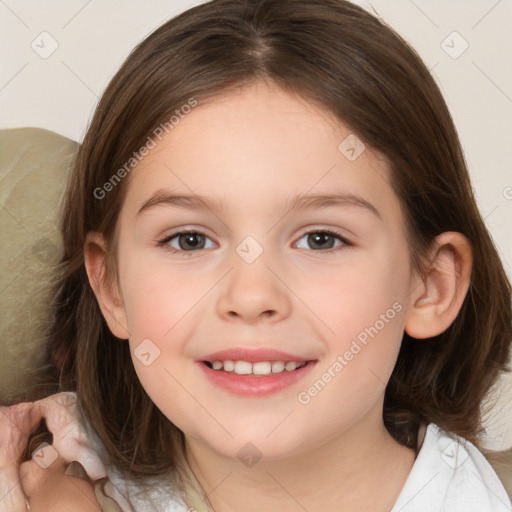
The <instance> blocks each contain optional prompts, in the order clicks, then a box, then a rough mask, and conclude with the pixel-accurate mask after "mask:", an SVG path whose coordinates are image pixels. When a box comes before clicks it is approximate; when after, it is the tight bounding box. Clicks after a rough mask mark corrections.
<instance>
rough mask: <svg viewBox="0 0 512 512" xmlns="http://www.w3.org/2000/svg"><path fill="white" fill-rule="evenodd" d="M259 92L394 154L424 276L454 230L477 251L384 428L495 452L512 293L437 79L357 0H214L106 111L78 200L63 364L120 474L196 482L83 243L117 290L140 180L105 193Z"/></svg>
mask: <svg viewBox="0 0 512 512" xmlns="http://www.w3.org/2000/svg"><path fill="white" fill-rule="evenodd" d="M256 80H268V81H270V82H273V83H275V84H277V85H278V86H280V87H282V88H283V89H284V90H286V91H288V92H290V93H294V94H298V95H300V96H301V97H303V98H305V99H306V100H307V101H309V102H311V103H313V104H315V105H317V106H320V107H322V108H324V109H327V111H330V112H331V113H333V114H334V115H335V116H336V117H337V118H339V119H340V120H341V121H342V122H343V123H345V124H346V125H347V126H348V127H349V128H350V129H351V131H352V132H354V133H356V134H357V135H358V137H359V138H360V139H362V140H363V141H364V143H365V144H367V145H368V146H370V147H372V148H373V149H375V150H377V151H379V152H380V153H381V154H382V155H384V157H385V158H386V159H387V161H388V162H389V165H390V169H391V175H392V185H393V188H394V190H395V191H396V194H397V196H398V197H399V200H400V202H401V205H402V208H403V211H404V215H405V221H406V225H407V230H408V238H409V245H410V250H411V257H412V262H413V266H414V268H415V269H416V270H418V271H419V272H421V273H424V272H425V271H426V270H427V268H428V259H427V254H428V250H429V249H430V248H431V247H432V242H433V239H434V237H435V236H436V235H439V234H440V233H442V232H445V231H458V232H461V233H463V234H464V235H466V237H467V238H468V239H469V240H470V242H471V243H472V246H473V251H474V266H473V270H472V276H471V284H470V287H469V290H468V292H467V295H466V298H465V300H464V303H463V305H462V308H461V310H460V312H459V314H458V316H457V318H456V319H455V321H454V322H453V324H452V325H451V326H450V327H449V328H448V329H447V330H446V331H445V332H444V333H442V334H440V335H439V336H436V337H435V338H432V339H426V340H416V339H412V338H411V337H410V336H408V335H407V334H405V333H404V336H403V341H402V345H401V349H400V353H399V356H398V360H397V363H396V367H395V368H394V371H393V374H392V376H391V379H390V381H389V383H388V385H387V389H386V394H385V402H384V411H383V417H384V422H385V425H386V427H387V429H388V430H389V432H390V433H391V435H393V436H394V437H395V438H396V439H397V440H398V441H399V442H400V443H402V444H404V445H406V446H409V447H414V446H415V443H416V437H417V431H418V427H419V424H420V422H422V421H424V422H434V423H436V424H437V425H439V426H440V427H442V428H443V429H445V430H447V431H451V432H454V433H455V434H458V435H460V436H463V437H465V438H467V439H468V440H470V441H471V442H473V443H474V444H476V445H477V446H480V443H479V439H478V438H477V436H478V435H479V434H480V433H481V431H482V410H481V403H482V400H483V399H484V397H485V395H486V393H487V392H488V391H489V389H490V388H491V386H492V385H493V383H494V382H495V381H496V379H497V377H498V376H499V374H500V372H501V371H503V370H506V364H507V362H508V358H509V354H510V346H511V339H512V332H511V330H512V327H511V303H510V295H511V289H510V283H509V282H508V279H507V277H506V274H505V272H504V269H503V265H502V263H501V261H500V259H499V257H498V254H497V251H496V248H495V246H494V245H493V242H492V240H491V238H490V236H489V233H488V231H487V229H486V227H485V225H484V222H483V220H482V217H481V215H480V213H479V211H478V209H477V205H476V202H475V198H474V195H473V192H472V188H471V184H470V180H469V176H468V171H467V168H466V164H465V160H464V156H463V153H462V149H461V145H460V142H459V139H458V135H457V132H456V129H455V127H454V124H453V121H452V119H451V116H450V113H449V111H448V108H447V106H446V104H445V102H444V100H443V97H442V95H441V93H440V91H439V89H438V87H437V85H436V84H435V82H434V80H433V79H432V77H431V75H430V74H429V72H428V69H427V68H426V67H425V65H424V64H423V63H422V61H421V59H420V57H419V56H418V55H417V53H416V52H415V51H414V50H413V49H412V48H411V47H410V46H409V45H408V44H407V43H406V42H405V41H404V40H403V39H402V38H401V37H400V36H399V35H397V33H396V32H395V31H394V30H392V29H391V28H390V27H389V26H387V25H386V24H385V23H384V22H383V21H381V20H380V19H378V18H377V17H375V16H373V15H371V14H369V13H368V12H366V11H365V10H364V9H362V8H360V7H358V6H356V5H353V4H351V3H349V2H347V1H344V0H316V1H314V2H311V1H310V0H246V1H240V0H213V1H210V2H207V3H203V4H200V5H198V6H196V7H193V8H191V9H189V10H187V11H186V12H183V13H182V14H180V15H178V16H176V17H175V18H173V19H171V20H170V21H168V22H167V23H165V24H164V25H163V26H161V27H159V28H158V29H157V30H155V31H154V32H153V33H152V34H151V35H150V36H148V37H147V38H146V39H145V40H144V41H142V42H141V43H140V44H139V45H138V46H137V47H136V48H135V49H134V50H133V51H132V53H131V54H130V55H129V57H128V58H127V60H126V62H125V63H124V64H123V66H122V67H121V69H120V70H119V71H118V72H117V74H116V75H115V76H114V78H113V79H112V80H111V82H110V84H109V85H108V87H107V89H106V91H105V92H104V94H103V96H102V98H101V101H100V103H99V105H98V107H97V109H96V112H95V114H94V117H93V119H92V121H91V124H90V127H89V129H88V131H87V133H86V136H85V138H84V141H83V144H82V145H81V147H80V150H79V153H78V155H77V158H76V162H75V164H74V168H73V171H72V175H71V176H70V180H69V184H68V188H67V193H66V200H65V204H64V208H63V213H62V223H61V231H62V237H63V243H64V256H63V258H62V261H61V262H60V265H59V268H58V272H57V275H56V285H55V290H54V291H55V293H54V299H53V303H52V315H53V318H54V323H53V327H52V329H51V332H50V333H49V340H48V347H49V358H50V357H52V358H53V359H54V360H55V359H56V357H57V356H56V355H57V354H60V356H61V359H62V361H61V363H62V364H60V363H59V364H58V366H59V367H61V368H60V373H59V375H58V377H59V379H60V388H59V389H62V390H76V391H77V393H78V396H79V401H80V404H81V409H82V411H83V414H84V417H85V418H86V419H87V421H88V422H89V423H90V425H92V426H93V428H94V429H95V432H96V433H97V435H98V436H99V438H100V440H101V441H102V442H103V444H104V446H105V448H106V450H107V453H108V455H109V457H110V459H111V461H112V462H113V463H114V464H115V465H116V466H117V467H119V468H121V469H123V470H126V471H127V472H128V473H129V474H130V475H131V476H132V477H134V478H140V479H142V478H143V477H144V476H149V475H159V474H163V473H166V474H167V473H180V472H181V471H182V469H183V467H184V466H183V464H184V462H183V461H184V454H183V448H184V436H183V433H182V432H181V431H180V430H179V429H178V428H177V427H176V426H174V425H173V424H172V423H171V422H170V421H169V420H168V419H167V418H166V417H165V416H164V415H163V413H162V412H161V411H160V410H159V409H158V408H157V407H156V406H155V405H154V404H153V402H152V401H151V399H150V398H149V397H148V395H147V394H146V393H145V391H144V389H143V387H142V385H141V384H140V382H139V380H138V378H137V375H136V373H135V370H134V367H133V364H132V360H131V356H130V353H129V345H128V343H123V342H120V341H119V339H117V338H116V337H115V336H113V334H112V333H111V332H110V330H109V328H108V327H107V324H106V322H105V320H104V318H103V316H102V314H101V311H100V309H99V307H98V303H97V300H96V298H95V295H94V293H93V291H92V288H91V286H90V284H89V282H88V278H87V274H86V271H85V267H84V241H85V236H86V234H87V233H88V232H89V231H99V232H101V233H103V234H104V236H105V237H106V240H107V243H108V249H109V250H108V256H107V259H108V265H107V278H109V279H117V275H116V271H115V269H116V265H115V262H116V233H117V231H116V228H117V219H118V215H119V212H120V208H121V205H122V203H123V200H124V197H125V194H126V187H127V183H128V182H129V180H128V179H124V180H121V182H120V183H118V184H117V185H116V186H114V187H112V190H111V191H109V192H108V194H106V197H104V198H103V199H101V200H99V199H96V197H95V195H94V190H95V189H97V188H98V187H102V186H103V184H104V183H106V182H107V181H108V180H109V179H110V178H111V177H112V175H113V173H114V172H115V171H116V170H117V169H119V168H121V167H122V166H123V165H124V164H125V163H126V162H127V161H128V160H129V158H130V157H131V156H132V154H133V152H134V151H137V150H138V149H139V148H140V147H141V146H143V145H144V144H145V142H146V140H147V137H148V136H149V135H151V134H152V132H153V130H154V129H155V128H156V127H157V126H158V125H159V124H161V123H163V122H166V121H167V120H168V119H169V118H170V117H171V116H172V115H173V114H174V113H175V111H176V109H179V108H180V107H181V106H182V105H184V104H186V103H187V102H188V101H189V99H190V98H195V99H196V100H197V101H198V102H199V104H201V103H204V102H205V101H207V100H208V99H214V98H215V97H216V96H218V95H220V94H222V93H225V92H229V91H230V90H233V89H234V88H237V87H240V86H243V85H246V84H251V83H253V82H254V81H256ZM391 127H392V129H391ZM340 142H341V141H340Z"/></svg>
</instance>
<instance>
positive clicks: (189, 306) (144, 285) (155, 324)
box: [123, 261, 212, 343]
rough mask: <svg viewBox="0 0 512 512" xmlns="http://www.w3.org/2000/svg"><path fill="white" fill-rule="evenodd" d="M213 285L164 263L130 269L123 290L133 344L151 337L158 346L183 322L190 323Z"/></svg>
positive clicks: (204, 276)
mask: <svg viewBox="0 0 512 512" xmlns="http://www.w3.org/2000/svg"><path fill="white" fill-rule="evenodd" d="M211 286H212V279H211V277H209V276H208V275H204V273H203V274H194V273H192V272H187V271H186V270H181V269H180V268H179V266H176V265H174V266H172V267H171V266H170V265H169V266H168V265H165V262H161V261H160V262H156V263H155V264H151V265H150V264H147V263H145V264H144V265H142V264H141V265H137V266H135V265H133V266H132V268H128V269H127V272H126V274H125V276H124V281H123V291H124V292H125V301H124V302H125V308H126V314H127V322H128V329H129V332H130V334H131V335H132V336H133V337H134V341H135V340H137V339H139V340H142V339H144V338H150V339H155V343H158V341H157V340H160V339H162V340H163V338H165V337H166V335H167V336H169V335H170V333H171V332H172V331H173V330H175V328H176V327H175V326H177V325H178V324H179V323H180V322H181V320H182V319H184V320H185V318H186V321H187V322H190V318H191V317H193V315H194V314H195V310H197V309H198V308H197V307H196V306H197V305H198V304H199V303H200V301H201V298H202V297H203V296H204V294H205V291H207V290H208V289H209V288H211Z"/></svg>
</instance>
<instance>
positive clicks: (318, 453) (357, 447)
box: [187, 413, 415, 512]
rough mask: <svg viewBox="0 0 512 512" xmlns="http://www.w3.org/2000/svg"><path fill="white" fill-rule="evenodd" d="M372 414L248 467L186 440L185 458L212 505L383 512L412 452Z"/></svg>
mask: <svg viewBox="0 0 512 512" xmlns="http://www.w3.org/2000/svg"><path fill="white" fill-rule="evenodd" d="M373 416H374V417H373V418H370V417H365V418H362V419H361V421H360V422H358V423H357V424H354V425H352V426H351V427H350V428H349V429H346V430H345V431H343V432H342V433H341V434H340V435H338V436H337V437H335V438H333V439H329V440H327V441H326V442H324V443H323V444H322V445H320V446H317V447H315V448H314V449H311V450H309V451H307V452H301V453H299V454H296V455H293V456H291V457H288V458H285V459H279V460H274V459H265V458H263V459H261V460H260V461H258V462H257V463H256V464H255V465H254V466H253V467H251V468H247V467H245V466H244V465H243V464H241V463H240V462H239V461H238V460H233V459H231V458H227V457H224V456H222V455H220V454H218V453H217V452H214V451H212V450H211V449H210V448H209V447H208V446H207V445H205V444H202V443H201V444H200V443H196V442H194V443H190V442H189V440H188V439H187V460H188V462H189V465H190V468H191V470H192V472H193V473H194V476H195V478H196V479H197V482H198V483H199V485H200V486H201V488H202V489H203V491H204V493H205V494H206V496H208V501H209V506H210V509H211V510H212V511H213V512H236V511H240V510H244V512H245V511H246V512H257V511H258V512H259V511H261V510H280V511H281V512H292V511H293V512H296V511H298V510H301V509H302V510H323V511H325V512H331V511H332V512H334V511H336V512H338V511H339V510H344V511H350V512H363V511H364V512H370V511H371V512H381V511H382V512H387V511H389V510H390V509H391V508H392V506H393V504H394V503H395V502H396V500H397V498H398V496H399V494H400V491H401V489H402V487H403V485H404V484H405V481H406V479H407V477H408V475H409V473H410V470H411V468H412V465H413V463H414V459H415V451H414V450H412V449H410V448H406V447H404V446H402V445H400V444H399V443H397V442H396V441H395V440H394V439H393V438H392V437H391V436H390V434H389V433H388V432H387V430H386V428H385V426H384V424H383V422H382V415H381V413H380V414H379V415H378V416H377V415H375V414H373ZM207 509H208V507H206V506H205V510H207Z"/></svg>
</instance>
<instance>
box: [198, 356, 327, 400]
mask: <svg viewBox="0 0 512 512" xmlns="http://www.w3.org/2000/svg"><path fill="white" fill-rule="evenodd" d="M317 362H318V361H317V360H308V361H253V362H249V361H243V360H238V361H233V360H231V359H226V360H224V361H221V360H214V361H204V360H203V361H197V363H196V364H198V365H199V368H200V369H201V370H202V374H203V375H204V376H205V377H206V379H207V380H208V381H209V382H210V383H211V384H213V385H214V386H215V387H216V388H219V389H222V390H223V391H227V392H228V393H230V394H232V395H238V396H242V397H244V398H261V397H264V396H268V395H272V394H276V393H278V392H282V391H283V390H285V389H286V388H289V389H293V385H294V384H297V383H298V382H299V381H300V380H302V379H304V378H305V377H306V376H307V375H308V374H309V373H310V372H311V371H312V370H313V368H314V367H315V366H316V363H317Z"/></svg>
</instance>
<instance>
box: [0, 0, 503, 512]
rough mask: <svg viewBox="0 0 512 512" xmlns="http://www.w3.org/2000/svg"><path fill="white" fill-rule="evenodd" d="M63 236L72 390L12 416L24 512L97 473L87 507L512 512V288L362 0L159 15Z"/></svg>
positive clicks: (433, 125)
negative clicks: (496, 459) (511, 387)
mask: <svg viewBox="0 0 512 512" xmlns="http://www.w3.org/2000/svg"><path fill="white" fill-rule="evenodd" d="M61 230H62V236H63V243H64V255H63V258H62V261H61V264H60V266H59V269H58V273H57V277H56V284H55V294H54V301H53V303H52V315H53V318H54V324H53V328H52V330H51V332H50V333H49V340H48V347H49V349H48V354H49V355H48V358H49V360H51V362H52V363H53V365H54V366H55V367H56V368H57V370H56V377H55V391H61V392H62V391H71V392H74V393H75V394H73V393H72V394H71V395H69V394H67V393H66V394H64V395H62V394H61V393H58V394H55V395H54V396H51V397H50V398H46V399H45V400H46V401H35V400H33V398H40V397H31V401H28V402H27V401H25V403H22V404H18V405H17V406H14V407H15V408H14V409H12V408H10V409H5V410H4V415H3V417H4V418H8V419H10V421H9V422H7V420H5V419H4V420H3V427H2V428H3V429H4V432H8V433H9V436H10V439H11V441H12V445H11V446H15V447H17V448H16V449H17V450H18V451H16V449H14V448H11V450H10V454H9V455H4V460H5V461H6V462H4V475H6V476H5V479H4V481H5V482H10V485H9V487H8V489H7V490H6V491H5V492H4V495H5V496H6V498H4V501H3V503H4V509H6V508H5V507H6V505H5V503H9V507H11V508H8V509H9V510H24V509H25V508H27V507H30V508H31V510H35V509H37V507H43V506H45V503H48V501H45V500H49V499H53V501H54V503H56V504H57V505H56V507H57V506H59V505H58V504H62V503H63V504H64V505H62V506H65V505H66V504H67V506H69V502H68V501H66V500H67V499H68V498H66V497H65V496H64V495H63V494H61V493H62V492H63V491H62V490H63V489H64V488H65V487H64V486H65V485H68V486H69V485H73V486H75V484H77V482H78V481H79V482H80V485H82V486H83V488H78V486H75V489H76V491H75V495H76V497H75V498H74V501H73V507H74V510H98V509H99V508H100V507H101V508H102V509H103V510H107V509H109V507H114V508H113V509H116V508H115V507H117V510H124V511H128V510H136V511H140V510H165V511H171V510H174V511H186V510H197V511H207V510H212V511H215V512H227V511H244V512H252V511H260V510H271V511H296V510H310V511H314V510H324V511H325V510H326V511H334V510H350V511H370V510H371V511H379V512H381V511H382V512H384V511H386V512H387V511H390V510H392V512H398V511H423V510H429V511H431V512H433V511H441V510H449V511H450V512H454V511H455V512H456V511H464V512H468V511H475V512H476V511H478V512H482V511H503V512H504V511H510V510H511V503H510V501H509V499H508V497H507V494H506V492H505V490H504V488H503V486H502V484H501V483H500V480H499V479H498V477H497V475H496V474H495V473H494V471H493V469H492V468H491V466H490V465H489V464H488V462H487V461H486V460H485V458H484V457H483V455H482V454H481V452H480V451H479V448H481V441H480V439H479V434H481V433H482V430H483V428H482V409H481V404H482V400H483V399H484V397H485V395H486V393H487V392H488V391H489V389H490V387H491V386H492V385H493V383H494V382H495V381H496V379H497V377H498V376H499V374H500V372H502V371H504V370H506V369H507V366H506V365H507V361H508V359H509V355H510V346H511V339H512V333H511V309H510V284H509V282H508V280H507V277H506V274H505V272H504V270H503V265H502V263H501V262H500V260H499V257H498V255H497V252H496V249H495V247H494V245H493V243H492V241H491V238H490V236H489V234H488V232H487V230H486V228H485V225H484V223H483V220H482V218H481V216H480V214H479V212H478V210H477V207H476V203H475V199H474V196H473V193H472V189H471V185H470V181H469V177H468V172H467V169H466V165H465V162H464V156H463V154H462V150H461V146H460V142H459V140H458V137H457V133H456V130H455V128H454V126H453V122H452V120H451V117H450V114H449V112H448V109H447V107H446V104H445V102H444V101H443V98H442V96H441V94H440V91H439V89H438V87H437V86H436V84H435V83H434V81H433V79H432V77H431V76H430V74H429V73H428V70H427V69H426V67H425V66H424V64H423V63H422V62H421V60H420V58H419V57H418V56H417V54H416V53H415V52H414V51H413V50H412V49H411V48H410V47H409V46H408V45H407V43H406V42H405V41H403V40H402V39H401V38H400V37H399V36H398V35H397V34H396V33H395V32H394V31H393V30H392V29H391V28H389V27H388V26H386V25H385V24H384V23H383V22H382V21H380V20H379V19H377V18H375V17H374V16H372V15H370V14H369V13H367V12H366V11H365V10H363V9H362V8H359V7H357V6H355V5H353V4H351V3H349V2H347V1H344V0H319V1H316V2H310V1H306V0H279V1H276V0H247V1H245V2H242V1H239V0H213V1H211V2H208V3H205V4H201V5H198V6H196V7H194V8H192V9H190V10H188V11H186V12H184V13H183V14H181V15H179V16H177V17H176V18H174V19H172V20H170V21H169V22H168V23H166V24H164V25H163V26H162V27H160V28H159V29H157V30H156V31H155V32H154V33H153V34H151V35H150V36H149V37H148V38H147V39H146V40H145V41H143V42H142V43H141V44H140V45H138V46H137V48H135V50H134V51H133V52H132V53H131V55H130V56H129V57H128V59H127V60H126V62H125V63H124V64H123V66H122V67H121V69H120V70H119V72H118V73H117V74H116V75H115V77H114V78H113V79H112V81H111V83H110V84H109V86H108V87H107V90H106V91H105V93H104V95H103V97H102V99H101V101H100V103H99V105H98V108H97V110H96V113H95V115H94V118H93V120H92V122H91V125H90V127H89V129H88V131H87V134H86V136H85V139H84V141H83V144H82V146H81V148H80V151H79V154H78V156H77V159H76V162H75V165H74V168H73V172H72V175H71V176H70V180H69V184H68V188H67V192H66V201H65V204H64V208H63V212H62V223H61ZM75 397H76V405H73V399H74V398H75ZM41 418H45V419H46V426H47V427H48V429H49V431H50V432H52V433H53V438H48V439H47V442H46V444H44V443H41V441H42V439H43V438H41V437H37V440H36V441H34V440H32V441H31V442H30V443H29V445H28V447H27V449H26V455H25V456H22V454H21V453H20V450H21V447H22V445H23V442H22V440H23V439H24V437H23V435H22V434H21V433H20V432H25V433H27V432H30V431H32V430H33V429H34V427H35V426H37V422H38V421H39V420H40V419H41ZM23 422H24V423H23ZM13 423H15V424H17V425H18V428H19V429H21V430H17V429H16V428H15V427H14V426H13ZM4 438H5V437H4ZM52 443H53V444H52ZM51 450H53V451H51ZM30 454H33V456H32V459H30V456H29V455H30ZM18 457H20V459H21V460H20V462H21V465H20V466H19V473H20V480H19V481H18V480H17V478H18V475H17V473H18V468H17V466H16V464H15V462H13V461H15V460H16V459H17V458H18ZM52 458H53V459H54V461H55V462H54V464H55V465H52V464H51V463H50V460H51V459H52ZM38 459H40V461H42V460H44V461H46V464H43V466H45V465H46V466H47V469H41V465H40V464H39V465H38ZM40 461H39V462H40ZM72 461H73V463H72V464H71V465H70V466H69V467H68V466H67V464H68V463H69V462H72ZM66 472H67V474H66ZM73 477H74V478H73ZM42 481H45V482H46V485H43V484H42V483H41V482H42ZM18 484H19V485H18ZM13 489H14V490H13ZM79 491H80V492H79ZM50 493H51V496H48V494H50ZM25 500H26V501H25ZM0 506H1V505H0ZM92 507H95V508H92ZM55 509H56V508H55ZM6 510H7V509H6ZM52 510H53V509H52Z"/></svg>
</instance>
